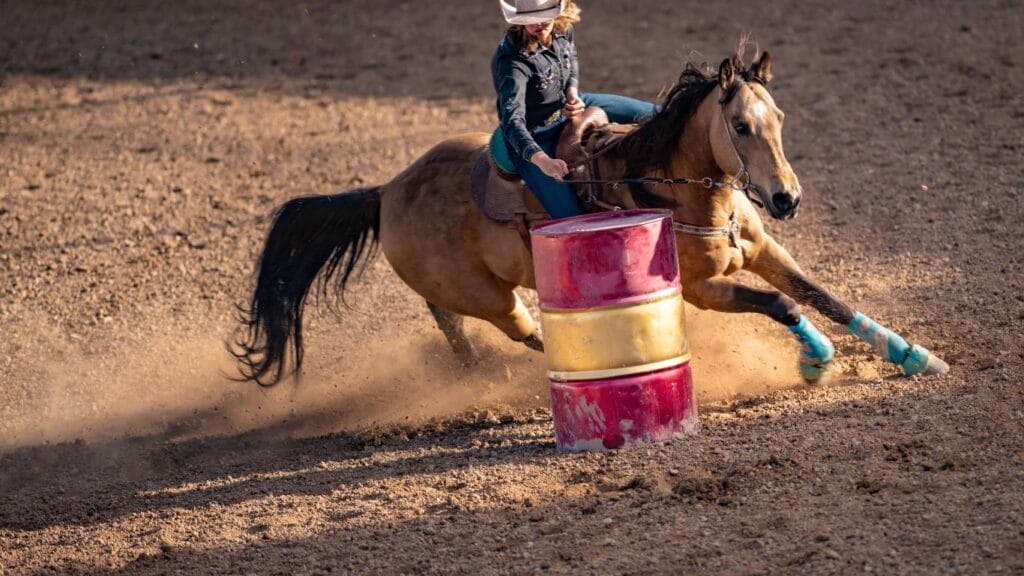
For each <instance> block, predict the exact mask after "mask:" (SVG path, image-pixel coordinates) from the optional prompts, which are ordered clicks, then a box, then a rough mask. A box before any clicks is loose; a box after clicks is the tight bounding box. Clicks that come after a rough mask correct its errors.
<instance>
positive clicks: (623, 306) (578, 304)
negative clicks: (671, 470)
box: [531, 210, 697, 450]
mask: <svg viewBox="0 0 1024 576" xmlns="http://www.w3.org/2000/svg"><path fill="white" fill-rule="evenodd" d="M531 238H532V244H533V261H534V273H535V276H536V281H537V295H538V298H539V301H540V310H541V324H542V326H543V331H544V346H545V357H546V360H547V365H548V378H549V380H550V381H551V409H552V415H553V418H554V423H555V436H556V439H557V441H558V446H559V447H560V448H564V449H568V450H595V449H611V448H619V447H623V446H626V447H628V446H632V445H635V444H642V443H649V442H664V441H666V440H669V439H671V438H673V437H674V436H675V435H677V434H679V433H681V432H692V431H695V430H696V429H697V408H696V399H695V396H694V390H693V379H692V377H691V374H690V368H689V360H690V355H689V348H688V346H687V342H686V328H685V324H684V317H683V300H682V294H681V290H680V284H679V264H678V259H677V256H676V246H675V234H674V232H673V230H672V219H671V213H670V212H668V211H666V210H623V211H619V212H604V213H600V214H588V215H585V216H577V217H574V218H566V219H562V220H556V221H553V222H550V223H548V224H544V225H542V226H538V227H536V228H534V229H533V230H532V231H531Z"/></svg>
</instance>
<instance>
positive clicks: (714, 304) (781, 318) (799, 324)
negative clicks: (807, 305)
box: [683, 276, 835, 382]
mask: <svg viewBox="0 0 1024 576" xmlns="http://www.w3.org/2000/svg"><path fill="white" fill-rule="evenodd" d="M683 295H684V296H685V297H686V300H687V301H689V302H691V303H692V304H694V305H696V306H698V307H700V308H709V309H711V310H716V311H718V312H756V313H759V314H764V315H765V316H768V317H769V318H771V319H773V320H775V321H777V322H779V323H781V324H784V325H785V326H787V327H788V328H789V330H790V331H791V332H793V333H794V334H796V336H797V338H798V339H799V340H800V343H801V345H802V353H801V355H800V375H801V376H803V378H804V380H807V381H808V382H817V381H818V380H820V379H821V377H822V376H824V375H825V373H826V372H828V369H829V367H830V366H831V364H832V358H833V357H834V356H835V348H834V347H833V346H832V342H830V341H829V339H828V338H826V337H825V335H824V334H822V333H821V332H819V331H818V329H817V328H815V327H814V325H813V324H811V322H810V320H808V319H807V317H806V316H804V315H802V314H800V308H799V306H797V303H796V302H794V301H793V299H792V298H790V297H789V296H787V295H785V294H782V293H779V292H775V291H772V290H758V289H756V288H750V287H748V286H744V285H742V284H740V283H738V282H736V281H735V280H733V279H731V278H728V277H725V276H713V277H711V278H706V279H699V280H698V279H695V280H693V281H690V282H687V283H686V284H685V285H684V286H683Z"/></svg>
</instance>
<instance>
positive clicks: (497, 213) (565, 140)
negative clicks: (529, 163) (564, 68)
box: [471, 106, 608, 247]
mask: <svg viewBox="0 0 1024 576" xmlns="http://www.w3.org/2000/svg"><path fill="white" fill-rule="evenodd" d="M606 124H608V116H607V114H605V112H604V110H602V109H600V108H598V107H596V106H591V107H589V108H587V109H586V110H584V111H583V114H582V115H581V116H580V118H578V119H577V120H574V121H572V122H571V123H570V124H569V125H568V126H566V127H565V129H564V130H562V134H561V136H560V137H559V140H558V146H557V148H556V153H555V156H556V157H557V158H559V159H560V160H562V161H564V162H565V163H566V164H568V165H569V166H570V167H573V166H576V165H579V164H582V163H583V162H584V161H585V160H586V158H587V153H586V151H585V150H584V146H583V142H585V140H586V138H587V137H588V136H589V135H590V133H592V132H593V130H594V129H596V128H599V127H602V126H604V125H606ZM500 138H501V134H500V133H498V132H495V133H494V135H492V137H491V143H490V144H489V145H488V146H487V147H485V148H484V149H483V151H482V152H483V153H481V154H480V156H479V158H478V159H477V161H476V164H474V165H473V171H472V174H471V189H472V191H473V200H474V201H475V202H476V205H477V207H478V208H479V209H480V211H481V212H482V213H483V214H484V216H486V217H487V218H489V219H491V220H493V221H495V222H500V223H502V224H506V225H508V226H509V227H510V228H514V229H516V230H518V231H519V234H520V235H521V236H523V238H524V241H525V242H526V245H527V247H529V246H530V242H529V228H530V227H531V226H532V225H533V224H535V223H537V222H540V221H543V220H550V219H551V216H550V215H549V214H548V213H547V212H545V211H544V207H543V206H542V205H541V203H540V201H539V200H537V197H536V196H534V195H533V193H532V192H531V191H530V189H529V188H528V187H527V186H526V184H525V183H524V182H523V180H522V178H520V177H519V174H516V173H515V172H514V170H515V169H514V168H512V166H511V162H510V161H509V160H508V158H507V154H508V153H507V151H506V150H505V149H504V142H503V141H500Z"/></svg>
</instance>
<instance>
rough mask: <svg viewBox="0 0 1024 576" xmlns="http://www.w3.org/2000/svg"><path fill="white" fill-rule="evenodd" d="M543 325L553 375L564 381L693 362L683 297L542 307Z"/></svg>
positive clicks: (545, 348)
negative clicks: (565, 307)
mask: <svg viewBox="0 0 1024 576" xmlns="http://www.w3.org/2000/svg"><path fill="white" fill-rule="evenodd" d="M541 324H542V325H543V327H544V354H545V357H546V358H547V364H548V372H549V375H551V376H552V377H555V378H556V379H558V380H576V379H578V378H575V377H573V373H589V375H588V376H589V377H593V374H594V373H598V374H604V373H609V374H610V373H613V372H614V373H616V374H637V373H640V372H644V371H649V367H650V366H655V367H656V368H654V369H657V367H661V368H663V367H665V366H668V365H675V364H677V363H682V362H685V361H687V360H688V359H689V349H688V348H687V344H686V327H685V324H684V321H683V297H682V295H681V294H679V293H675V294H672V295H671V296H668V297H663V298H658V299H655V300H649V301H647V302H640V303H636V304H629V305H625V306H612V307H602V308H589V309H586V310H543V309H542V310H541ZM623 370H625V372H623ZM577 376H580V377H585V375H583V374H577Z"/></svg>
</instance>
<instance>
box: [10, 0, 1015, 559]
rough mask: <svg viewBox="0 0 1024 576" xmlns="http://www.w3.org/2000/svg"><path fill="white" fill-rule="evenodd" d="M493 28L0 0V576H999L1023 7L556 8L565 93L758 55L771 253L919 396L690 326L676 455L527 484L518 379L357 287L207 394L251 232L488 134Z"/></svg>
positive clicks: (725, 328) (1006, 506) (457, 11)
mask: <svg viewBox="0 0 1024 576" xmlns="http://www.w3.org/2000/svg"><path fill="white" fill-rule="evenodd" d="M496 4H497V3H496V2H492V1H491V0H488V1H486V2H484V1H474V2H423V1H412V0H404V1H400V0H387V1H383V0H375V1H372V2H354V1H350V0H340V1H334V2H329V1H325V0H308V1H303V2H255V1H246V0H228V1H224V2H217V3H213V2H204V1H200V0H180V1H176V2H156V1H152V0H140V1H127V0H126V1H123V2H108V1H95V2H89V3H88V5H89V8H88V9H86V8H82V7H81V6H80V4H79V3H75V2H67V1H64V2H62V1H51V2H37V1H35V0H0V335H2V337H0V574H3V575H8V574H49V573H89V574H108V573H109V574H170V573H183V574H193V573H196V574H222V573H244V574H325V573H367V574H440V573H466V574H533V573H545V572H547V573H562V574H587V573H609V574H679V573H710V574H769V573H771V574H779V573H807V574H825V573H829V574H832V573H858V574H860V573H875V574H929V575H932V574H989V573H1007V574H1011V573H1016V574H1020V573H1024V450H1022V449H1021V447H1022V446H1024V389H1022V375H1024V370H1022V367H1024V352H1022V346H1021V339H1022V336H1024V329H1022V326H1024V289H1022V284H1024V275H1022V268H1024V256H1022V255H1024V241H1022V240H1021V235H1020V229H1021V222H1024V202H1022V198H1021V195H1022V192H1021V191H1022V190H1024V169H1022V163H1021V153H1022V150H1024V99H1022V97H1021V95H1022V94H1024V4H1022V2H1020V1H1018V0H980V1H976V2H970V3H961V2H953V1H946V0H936V1H923V2H899V1H895V0H872V1H867V2H844V3H836V2H828V1H824V0H807V1H803V2H797V1H795V0H782V1H779V2H754V1H750V0H724V1H721V2H690V1H671V2H670V1H668V0H664V1H655V0H619V1H615V0H581V1H580V4H581V6H582V8H583V10H584V21H583V23H582V24H581V25H580V26H579V28H578V31H577V44H578V47H579V50H580V59H581V76H582V84H583V86H582V88H583V89H584V90H590V91H605V92H616V93H623V94H627V95H630V96H635V97H640V98H645V99H655V98H656V97H657V95H658V94H659V91H660V90H662V89H663V88H666V87H668V86H670V85H671V84H672V83H673V82H674V80H675V78H676V77H677V75H678V73H679V71H680V70H681V69H682V67H683V63H684V62H685V61H686V60H692V61H694V62H705V61H707V62H713V63H717V62H718V61H720V60H721V59H722V58H724V57H725V56H727V55H728V54H729V53H730V52H731V50H732V49H733V48H734V47H735V45H736V43H737V39H738V38H739V37H740V36H741V35H742V34H743V33H746V32H749V33H751V34H752V35H753V37H754V38H755V39H756V40H757V41H758V42H759V43H760V45H761V47H762V48H766V49H769V50H770V51H771V52H772V55H773V56H774V60H775V66H774V70H775V78H776V79H775V81H774V82H773V87H772V89H773V94H774V96H775V98H776V101H777V102H778V104H779V106H780V107H781V108H782V109H783V110H785V112H786V114H787V123H786V129H785V145H786V152H787V156H788V158H789V160H790V162H791V163H792V164H793V167H794V169H795V170H796V172H797V173H798V174H799V176H800V178H801V181H802V184H803V187H804V192H805V197H804V202H803V209H802V210H801V213H800V215H799V217H798V218H797V219H795V220H791V221H787V222H785V223H779V222H770V223H768V226H769V228H770V231H771V232H772V233H773V234H774V235H776V237H778V238H779V239H780V240H781V241H782V243H783V244H784V245H785V246H787V247H788V248H789V249H790V250H791V251H792V253H793V254H794V255H795V257H796V258H797V259H798V261H800V262H801V264H802V265H803V267H804V268H805V269H807V270H808V271H810V272H811V273H812V275H814V276H815V277H816V278H817V279H819V280H820V281H821V282H822V283H823V284H824V285H826V286H829V287H830V288H832V289H833V290H834V292H835V293H836V294H837V295H839V296H840V297H842V298H844V299H846V300H847V301H848V302H850V303H851V304H854V305H855V307H856V308H857V309H859V310H862V311H864V312H865V313H867V314H869V315H871V316H873V317H875V318H877V319H878V320H880V321H881V322H883V323H886V324H888V325H889V326H890V327H892V328H894V329H896V330H897V331H899V332H901V333H902V334H904V335H905V336H907V337H908V339H910V340H911V341H914V342H917V343H920V344H922V345H924V346H926V347H928V348H930V349H931V350H933V351H935V352H937V353H938V354H939V355H941V356H942V357H944V358H945V359H946V360H947V361H949V363H950V364H951V366H952V370H951V372H950V374H949V375H948V376H945V377H937V378H906V377H903V376H901V375H900V374H899V373H898V371H897V369H895V367H893V366H891V365H888V364H885V363H883V362H881V361H879V359H878V358H877V356H875V355H873V354H872V353H871V352H870V351H869V349H868V348H867V346H865V345H863V344H861V343H859V342H858V341H856V340H855V339H854V338H853V337H852V336H850V335H848V334H847V333H846V332H845V330H843V329H841V328H840V327H837V326H832V325H829V323H828V321H827V320H825V319H824V318H822V317H821V316H820V315H817V314H813V315H812V318H814V319H815V321H816V323H817V324H818V325H819V326H821V327H822V328H823V329H824V331H825V332H826V333H828V334H829V335H831V336H832V337H833V338H834V341H835V343H836V348H837V354H838V362H837V363H838V367H837V370H836V374H835V375H834V377H833V380H832V382H831V383H830V384H829V385H827V386H814V387H807V386H803V385H801V384H800V381H799V377H798V375H797V372H796V354H797V344H796V342H795V341H794V340H792V339H791V338H790V337H789V334H788V333H787V332H786V331H785V330H784V329H782V328H781V327H778V326H776V325H773V324H772V323H771V322H769V321H766V320H764V319H761V318H757V317H753V316H749V315H745V316H735V317H726V316H724V315H720V314H712V313H701V312H698V311H696V310H694V309H692V308H690V309H688V310H687V316H688V323H689V336H690V340H691V343H692V346H693V348H694V351H695V357H694V369H695V379H696V383H697V386H698V388H699V396H700V400H701V411H702V426H703V428H702V431H701V433H700V434H699V435H698V436H696V437H693V438H688V439H686V440H682V441H675V442H672V443H671V444H669V445H665V446H657V447H652V448H650V449H641V450H635V451H629V452H619V453H606V454H566V453H561V452H558V451H556V450H555V446H554V441H553V437H552V427H551V423H550V414H549V412H548V409H547V387H546V382H545V380H544V368H543V358H542V357H541V356H540V355H539V354H536V353H533V352H530V351H527V350H526V349H525V348H523V347H520V346H516V345H513V344H511V343H510V342H508V341H507V340H505V338H504V337H503V336H501V335H500V334H499V333H498V332H497V331H496V330H495V329H493V328H492V327H490V326H488V325H485V324H482V323H479V322H474V323H473V324H472V326H471V329H472V333H473V335H474V337H475V338H476V339H478V340H479V341H480V342H482V345H483V347H484V349H485V350H486V351H487V360H486V361H485V362H484V363H483V364H482V365H481V366H478V367H475V368H473V369H464V368H461V367H459V366H458V365H457V363H456V362H455V360H454V358H453V357H452V355H451V353H450V351H449V350H448V348H447V344H446V343H445V341H444V339H443V337H442V335H441V333H440V332H439V331H437V330H436V329H435V328H434V326H433V321H432V319H431V318H430V315H429V313H428V312H427V309H426V307H425V306H424V305H423V302H422V300H421V299H419V298H417V296H416V295H415V294H414V293H413V292H412V291H411V290H409V289H408V288H406V287H405V286H404V285H403V284H402V283H401V282H400V281H399V280H398V279H397V277H396V276H395V275H394V274H393V272H391V270H390V268H389V267H388V265H387V263H386V261H385V260H384V259H383V258H379V259H378V260H377V261H376V262H375V263H374V264H373V265H372V266H371V267H370V268H369V269H368V270H367V272H366V273H365V274H364V275H363V276H362V278H361V279H360V280H359V282H357V283H356V284H355V285H354V289H353V291H352V292H351V293H350V301H351V303H352V304H353V307H354V309H353V310H351V311H348V312H344V313H343V314H341V315H340V316H335V315H332V314H331V313H329V312H327V311H325V310H324V308H323V307H322V306H321V307H315V308H314V310H313V311H311V314H310V318H309V320H310V324H311V326H310V329H309V332H308V334H307V337H308V351H307V359H308V360H307V361H308V370H307V371H306V374H305V375H304V378H303V380H302V381H301V382H300V383H298V384H296V383H294V382H287V383H285V384H282V385H281V386H279V387H277V388H276V389H273V390H270V391H264V390H260V389H258V387H257V386H256V385H254V384H249V383H238V382H233V381H231V380H229V379H228V378H227V376H230V375H231V374H232V373H233V371H234V367H233V365H232V363H231V360H230V358H229V357H228V355H227V354H226V353H225V351H224V342H225V341H226V340H227V339H228V338H229V337H230V335H231V331H232V329H233V327H234V326H235V324H234V321H233V314H234V306H235V305H236V304H239V303H242V302H244V301H245V299H246V298H247V295H248V293H249V290H251V287H252V274H253V269H254V262H255V257H256V255H257V254H258V251H259V250H260V248H261V244H262V241H263V238H264V235H265V234H266V232H267V227H268V225H269V222H268V216H269V215H270V214H271V213H272V211H273V209H274V208H275V207H276V206H278V205H279V204H281V203H282V202H283V201H285V200H286V199H288V198H291V197H293V196H296V195H302V194H310V193H333V192H339V191H342V190H346V189H348V188H352V187H356V186H360V185H366V184H373V183H380V182H384V181H386V180H387V179H389V178H390V177H391V176H393V175H394V174H396V173H397V172H398V171H399V170H401V169H402V168H403V167H405V166H406V165H407V164H409V163H410V162H411V161H412V160H413V159H415V158H416V157H417V156H418V155H419V154H421V153H422V152H424V151H425V150H426V149H427V148H429V147H430V146H431V145H432V144H433V143H435V142H436V141H438V140H440V139H442V138H444V137H447V136H450V135H454V134H457V133H461V132H467V131H487V130H490V129H491V128H492V127H493V125H494V123H495V119H494V112H493V94H492V88H491V84H490V76H489V59H490V56H491V52H492V50H493V48H494V46H495V44H496V42H497V41H498V39H499V37H500V35H501V32H502V28H503V23H502V22H501V19H500V13H499V10H498V7H497V5H496ZM1015 223H1016V224H1015ZM751 281H752V280H751ZM527 295H528V294H527Z"/></svg>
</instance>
